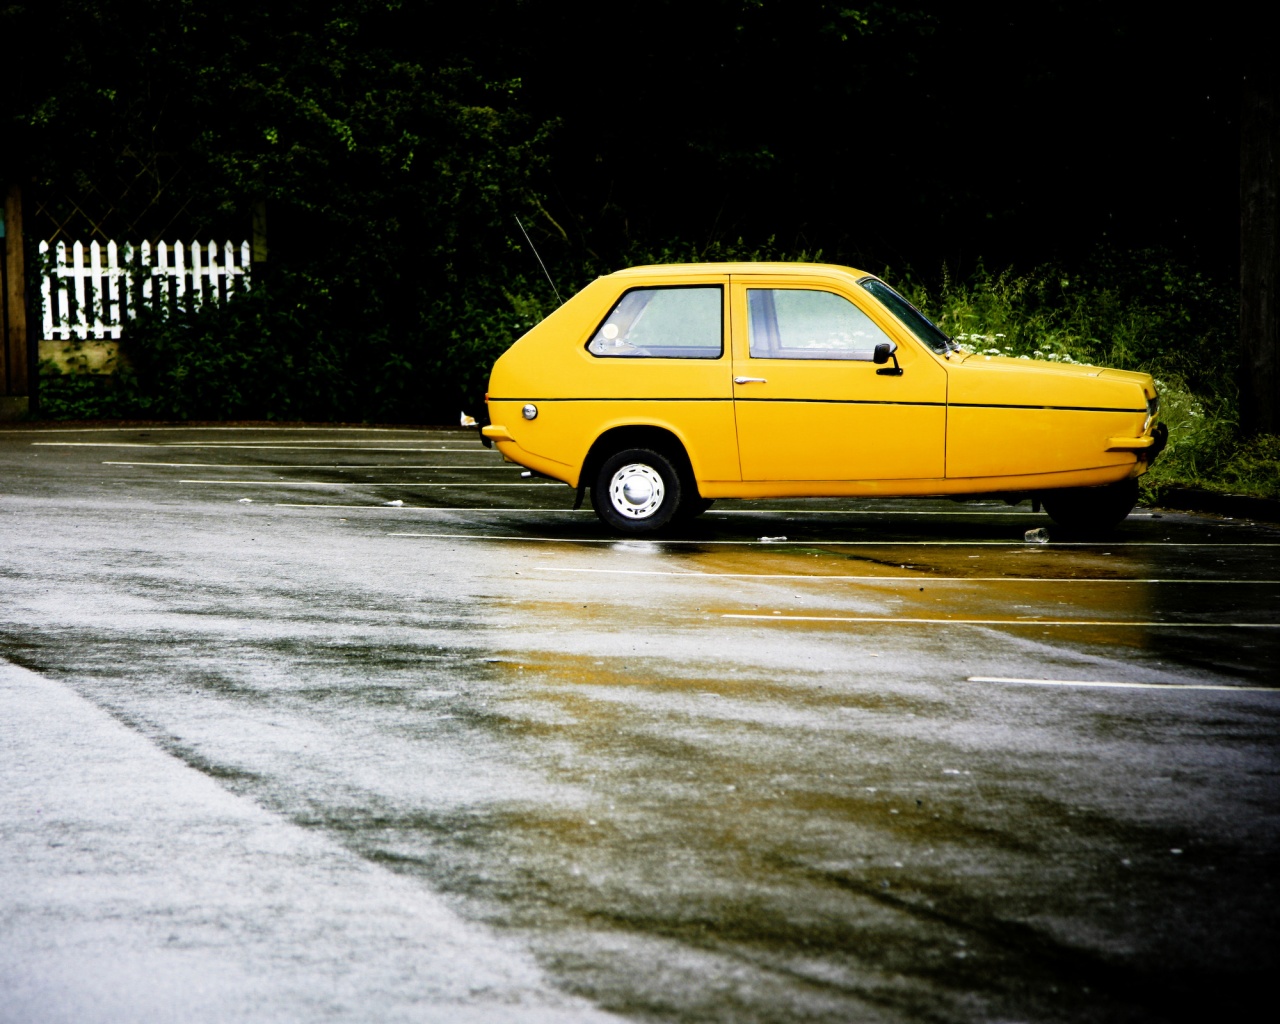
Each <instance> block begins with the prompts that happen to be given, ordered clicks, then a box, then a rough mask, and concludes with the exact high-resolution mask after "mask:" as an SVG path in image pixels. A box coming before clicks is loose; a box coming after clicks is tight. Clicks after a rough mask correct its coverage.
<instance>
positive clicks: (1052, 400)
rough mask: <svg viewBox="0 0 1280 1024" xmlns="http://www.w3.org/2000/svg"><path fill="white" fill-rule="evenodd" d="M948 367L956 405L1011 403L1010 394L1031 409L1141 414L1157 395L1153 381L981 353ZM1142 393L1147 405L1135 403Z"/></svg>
mask: <svg viewBox="0 0 1280 1024" xmlns="http://www.w3.org/2000/svg"><path fill="white" fill-rule="evenodd" d="M948 363H949V369H951V368H954V372H952V373H951V374H950V378H951V385H950V389H949V391H950V398H949V400H950V401H952V402H956V401H959V402H966V401H973V402H998V401H1005V402H1007V401H1008V400H1009V399H1008V397H1007V396H1008V395H1009V391H1010V388H1012V389H1014V392H1015V393H1016V394H1018V395H1019V396H1021V398H1022V399H1023V400H1025V401H1028V402H1033V403H1036V402H1045V403H1046V404H1058V403H1065V404H1082V405H1093V404H1097V403H1099V402H1104V401H1105V402H1106V403H1107V404H1110V403H1111V402H1117V403H1120V404H1121V405H1123V407H1125V408H1128V407H1130V406H1133V407H1134V408H1140V407H1141V406H1143V405H1144V404H1145V399H1146V398H1150V397H1151V396H1153V395H1154V394H1155V386H1154V384H1153V383H1152V380H1151V375H1150V374H1146V373H1137V372H1134V371H1132V370H1112V369H1109V368H1107V367H1102V366H1084V365H1081V364H1079V363H1050V362H1046V361H1044V360H1040V359H1016V358H1012V357H1009V356H987V355H982V354H981V353H978V352H969V353H962V354H961V355H959V356H955V355H953V356H952V357H951V358H950V359H949V360H948ZM1138 393H1141V394H1142V395H1143V396H1144V398H1143V401H1137V394H1138ZM1002 396H1004V397H1002ZM1104 396H1105V397H1104ZM1135 402H1136V404H1135Z"/></svg>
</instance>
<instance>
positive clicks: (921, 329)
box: [858, 277, 960, 352]
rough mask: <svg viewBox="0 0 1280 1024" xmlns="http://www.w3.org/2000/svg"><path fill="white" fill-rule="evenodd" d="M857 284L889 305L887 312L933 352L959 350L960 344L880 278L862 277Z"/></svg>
mask: <svg viewBox="0 0 1280 1024" xmlns="http://www.w3.org/2000/svg"><path fill="white" fill-rule="evenodd" d="M858 284H860V285H862V287H863V288H865V289H866V290H867V291H869V292H870V293H871V294H872V295H874V296H875V297H876V298H877V299H879V300H880V301H881V302H882V303H884V305H886V306H887V307H889V312H890V313H892V314H893V315H894V316H896V317H897V318H898V319H899V320H901V321H902V324H903V326H905V327H906V328H907V330H909V331H910V332H911V333H912V334H914V335H915V336H916V337H917V338H919V339H920V340H921V341H923V342H924V343H925V344H926V345H928V346H929V347H930V348H931V349H933V350H934V351H935V352H958V351H960V346H959V345H958V344H956V343H955V342H954V341H952V340H951V339H950V338H949V337H947V335H946V334H945V333H943V331H942V330H941V329H940V328H939V327H937V326H936V325H935V324H934V323H933V321H931V320H930V319H929V318H928V317H927V316H925V315H924V314H923V313H921V312H920V310H918V309H916V307H915V306H913V305H911V303H909V302H908V301H907V300H906V299H904V298H903V297H902V296H901V295H899V294H898V293H897V292H895V291H894V290H893V289H892V288H890V287H889V286H888V285H887V284H885V283H884V282H883V281H881V280H880V279H878V278H875V277H864V278H863V279H862V280H861V281H859V282H858Z"/></svg>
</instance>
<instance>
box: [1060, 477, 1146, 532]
mask: <svg viewBox="0 0 1280 1024" xmlns="http://www.w3.org/2000/svg"><path fill="white" fill-rule="evenodd" d="M1041 501H1043V503H1044V510H1045V511H1046V512H1048V513H1049V515H1050V517H1051V518H1052V519H1053V521H1054V522H1055V523H1057V524H1058V525H1059V526H1063V527H1065V528H1066V529H1068V530H1071V531H1073V532H1076V533H1091V534H1097V533H1107V532H1108V531H1110V530H1112V529H1114V528H1115V527H1116V526H1118V525H1119V524H1120V523H1121V522H1123V521H1124V518H1125V516H1127V515H1128V514H1129V513H1130V512H1132V511H1133V506H1134V505H1136V504H1137V503H1138V481H1137V480H1136V479H1130V480H1121V481H1120V482H1119V483H1116V484H1109V485H1107V486H1106V487H1070V488H1067V489H1065V490H1061V491H1046V492H1045V493H1044V495H1043V496H1042V498H1041Z"/></svg>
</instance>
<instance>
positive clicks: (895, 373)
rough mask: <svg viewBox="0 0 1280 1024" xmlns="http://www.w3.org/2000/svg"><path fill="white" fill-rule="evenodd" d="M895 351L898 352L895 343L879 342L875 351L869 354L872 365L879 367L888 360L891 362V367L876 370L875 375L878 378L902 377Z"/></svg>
mask: <svg viewBox="0 0 1280 1024" xmlns="http://www.w3.org/2000/svg"><path fill="white" fill-rule="evenodd" d="M897 351H898V346H897V344H896V343H895V342H892V341H882V342H880V344H879V345H877V346H876V347H875V350H874V351H873V352H872V353H871V361H872V362H873V363H876V364H877V365H880V364H882V363H887V362H888V361H889V360H890V359H892V360H893V365H892V366H881V368H880V369H879V370H876V373H877V374H878V375H879V376H881V377H901V376H902V367H901V366H899V365H898V357H897V355H896V354H895V353H896V352H897Z"/></svg>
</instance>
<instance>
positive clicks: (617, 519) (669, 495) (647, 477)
mask: <svg viewBox="0 0 1280 1024" xmlns="http://www.w3.org/2000/svg"><path fill="white" fill-rule="evenodd" d="M684 494H685V489H684V486H683V484H682V482H681V480H680V474H679V472H677V470H676V467H675V465H674V464H673V463H672V461H671V459H670V458H668V457H667V456H666V455H663V454H662V453H661V452H656V451H653V450H652V449H649V448H626V449H624V450H622V451H620V452H616V453H615V454H613V455H611V456H610V457H609V458H607V459H605V461H604V463H603V464H602V465H601V466H600V470H599V472H597V473H596V478H595V483H594V486H593V487H592V488H591V504H592V506H594V508H595V510H596V515H598V516H599V517H600V518H601V519H602V520H603V521H604V522H605V523H606V524H607V525H609V526H611V527H612V528H613V529H615V530H617V531H618V532H619V533H630V534H642V533H654V532H656V531H658V530H661V529H662V528H663V527H664V526H667V525H668V524H669V523H671V521H672V520H673V519H674V518H675V517H676V514H677V512H678V511H679V510H680V506H681V504H682V503H683V501H684Z"/></svg>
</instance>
